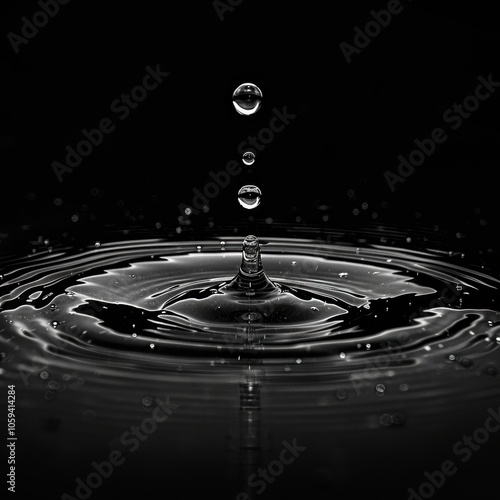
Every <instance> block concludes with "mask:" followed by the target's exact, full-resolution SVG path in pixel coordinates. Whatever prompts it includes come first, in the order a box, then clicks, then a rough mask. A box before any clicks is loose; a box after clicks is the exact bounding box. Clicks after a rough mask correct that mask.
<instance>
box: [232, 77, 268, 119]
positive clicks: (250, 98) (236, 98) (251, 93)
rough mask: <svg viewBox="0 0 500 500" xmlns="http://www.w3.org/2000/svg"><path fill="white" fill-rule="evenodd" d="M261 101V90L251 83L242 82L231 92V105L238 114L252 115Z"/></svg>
mask: <svg viewBox="0 0 500 500" xmlns="http://www.w3.org/2000/svg"><path fill="white" fill-rule="evenodd" d="M261 103H262V91H261V90H260V89H259V87H257V85H254V84H253V83H243V84H241V85H240V86H239V87H238V88H237V89H236V90H235V91H234V92H233V105H234V108H235V109H236V111H237V112H238V113H239V114H240V115H245V116H249V115H253V114H254V113H256V112H257V111H258V110H259V108H260V106H261Z"/></svg>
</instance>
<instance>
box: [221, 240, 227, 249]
mask: <svg viewBox="0 0 500 500" xmlns="http://www.w3.org/2000/svg"><path fill="white" fill-rule="evenodd" d="M220 249H221V250H225V249H226V242H225V241H221V242H220Z"/></svg>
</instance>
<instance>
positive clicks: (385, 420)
mask: <svg viewBox="0 0 500 500" xmlns="http://www.w3.org/2000/svg"><path fill="white" fill-rule="evenodd" d="M380 424H381V425H383V426H384V427H390V426H391V425H392V417H391V415H389V413H384V414H383V415H382V416H381V417H380Z"/></svg>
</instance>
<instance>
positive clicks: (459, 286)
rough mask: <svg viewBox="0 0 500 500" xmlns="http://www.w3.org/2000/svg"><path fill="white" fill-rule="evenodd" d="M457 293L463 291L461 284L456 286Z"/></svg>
mask: <svg viewBox="0 0 500 500" xmlns="http://www.w3.org/2000/svg"><path fill="white" fill-rule="evenodd" d="M456 289H457V292H460V291H461V290H462V285H461V284H460V283H458V284H457V286H456Z"/></svg>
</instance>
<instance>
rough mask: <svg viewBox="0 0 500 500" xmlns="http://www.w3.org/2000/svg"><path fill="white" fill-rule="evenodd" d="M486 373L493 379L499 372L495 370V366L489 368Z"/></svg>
mask: <svg viewBox="0 0 500 500" xmlns="http://www.w3.org/2000/svg"><path fill="white" fill-rule="evenodd" d="M486 373H487V374H488V375H490V376H491V377H494V376H495V375H496V374H497V370H496V368H494V367H493V366H489V367H488V368H487V369H486Z"/></svg>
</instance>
